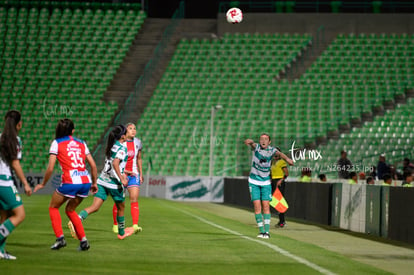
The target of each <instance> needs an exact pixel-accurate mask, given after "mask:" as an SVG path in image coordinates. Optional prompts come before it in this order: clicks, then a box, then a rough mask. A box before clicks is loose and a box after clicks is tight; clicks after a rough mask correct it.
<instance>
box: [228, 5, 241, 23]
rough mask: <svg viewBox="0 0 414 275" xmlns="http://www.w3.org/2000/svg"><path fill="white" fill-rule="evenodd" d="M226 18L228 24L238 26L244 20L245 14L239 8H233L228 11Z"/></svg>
mask: <svg viewBox="0 0 414 275" xmlns="http://www.w3.org/2000/svg"><path fill="white" fill-rule="evenodd" d="M226 18H227V22H229V23H232V24H237V23H240V22H241V21H242V20H243V13H242V11H241V10H240V9H239V8H231V9H229V10H228V11H227V13H226Z"/></svg>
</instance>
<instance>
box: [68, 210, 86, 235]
mask: <svg viewBox="0 0 414 275" xmlns="http://www.w3.org/2000/svg"><path fill="white" fill-rule="evenodd" d="M66 215H68V217H69V219H70V221H71V222H72V224H73V227H75V231H76V236H78V239H79V240H82V239H83V238H84V237H85V230H84V229H83V225H82V221H81V219H80V218H79V216H78V214H76V212H75V211H66Z"/></svg>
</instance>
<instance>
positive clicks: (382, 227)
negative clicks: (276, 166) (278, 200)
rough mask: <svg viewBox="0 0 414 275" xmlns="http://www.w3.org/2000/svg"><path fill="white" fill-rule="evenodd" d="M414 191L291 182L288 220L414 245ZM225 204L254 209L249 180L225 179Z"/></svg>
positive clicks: (400, 188)
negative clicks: (297, 220)
mask: <svg viewBox="0 0 414 275" xmlns="http://www.w3.org/2000/svg"><path fill="white" fill-rule="evenodd" d="M413 196H414V188H404V187H389V186H381V185H372V186H370V185H350V184H347V183H316V182H312V183H303V182H288V183H287V185H286V190H285V199H286V200H287V202H288V204H289V209H288V211H287V212H286V217H287V219H289V218H295V219H299V220H304V221H307V222H312V223H317V224H321V225H331V226H334V227H339V228H342V229H346V230H349V231H352V232H359V233H365V234H370V235H374V236H381V237H384V238H389V239H392V240H396V241H402V242H406V243H411V244H414V234H413V232H414V212H413V211H411V209H413V208H414V200H412V199H411V198H413ZM224 203H225V204H231V205H237V206H241V207H248V208H251V209H252V207H253V205H252V203H251V201H250V194H249V188H248V181H247V178H225V179H224Z"/></svg>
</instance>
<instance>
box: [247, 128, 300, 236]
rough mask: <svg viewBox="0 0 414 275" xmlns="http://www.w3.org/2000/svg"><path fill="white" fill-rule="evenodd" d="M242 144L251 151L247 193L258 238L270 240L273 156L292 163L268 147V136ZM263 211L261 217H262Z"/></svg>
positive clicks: (280, 153) (291, 162) (261, 136)
mask: <svg viewBox="0 0 414 275" xmlns="http://www.w3.org/2000/svg"><path fill="white" fill-rule="evenodd" d="M244 143H245V144H246V145H247V146H249V147H251V148H252V150H253V158H252V168H251V170H250V175H249V191H250V196H251V200H252V202H253V207H254V215H255V219H256V222H257V225H258V227H259V231H260V232H259V235H257V237H258V238H265V239H268V238H270V235H269V231H270V217H271V214H270V208H269V202H270V201H271V200H272V185H271V179H270V167H271V162H272V158H273V157H274V156H275V155H278V156H280V157H281V158H283V159H284V160H285V161H286V162H287V163H288V164H290V165H293V161H292V160H291V159H290V158H288V157H287V156H286V155H285V154H283V153H282V152H280V151H278V150H277V149H276V148H274V147H271V146H269V145H270V143H271V140H270V136H269V135H268V134H262V135H260V139H259V144H257V143H255V142H254V141H253V140H252V139H246V140H245V141H244ZM262 211H263V215H262Z"/></svg>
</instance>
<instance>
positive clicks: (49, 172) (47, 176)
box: [34, 154, 56, 192]
mask: <svg viewBox="0 0 414 275" xmlns="http://www.w3.org/2000/svg"><path fill="white" fill-rule="evenodd" d="M55 163H56V155H53V154H50V155H49V164H48V165H47V168H46V172H45V175H44V177H43V181H42V183H40V184H38V185H36V186H35V188H34V192H36V191H37V190H39V189H42V188H43V187H45V185H46V183H47V182H48V181H49V179H50V177H51V176H52V174H53V169H54V168H55Z"/></svg>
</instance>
